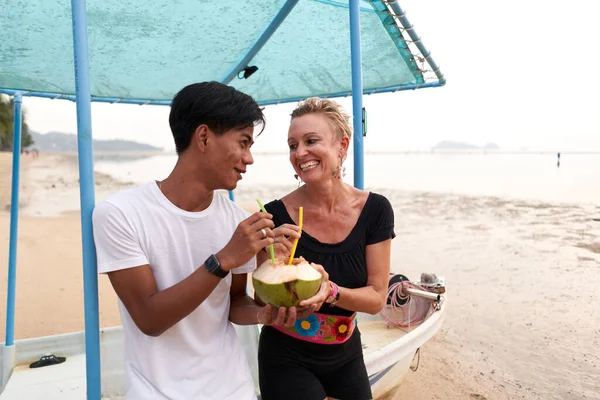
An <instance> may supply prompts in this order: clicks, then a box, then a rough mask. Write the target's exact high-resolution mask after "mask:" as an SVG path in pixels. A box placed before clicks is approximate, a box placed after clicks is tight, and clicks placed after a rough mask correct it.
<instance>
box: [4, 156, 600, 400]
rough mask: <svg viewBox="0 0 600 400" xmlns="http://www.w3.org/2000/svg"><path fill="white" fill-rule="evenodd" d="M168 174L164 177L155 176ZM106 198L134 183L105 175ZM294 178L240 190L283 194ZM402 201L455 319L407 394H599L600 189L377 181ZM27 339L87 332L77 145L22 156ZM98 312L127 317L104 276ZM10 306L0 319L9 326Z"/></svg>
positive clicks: (420, 263) (414, 260) (398, 204)
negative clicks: (507, 189) (552, 191)
mask: <svg viewBox="0 0 600 400" xmlns="http://www.w3.org/2000/svg"><path fill="white" fill-rule="evenodd" d="M11 163H12V156H11V154H9V153H0V221H1V223H2V229H1V231H0V249H1V251H0V254H2V255H3V257H4V259H3V260H0V262H1V263H0V309H2V310H4V309H5V307H6V304H5V303H6V280H7V273H6V271H7V263H8V238H9V221H10V210H9V204H10V185H11V179H10V177H11ZM156 178H157V179H161V178H163V176H157V177H156ZM95 183H96V201H100V200H102V199H103V198H105V197H106V196H108V195H110V194H111V193H114V192H115V191H117V190H120V189H122V188H126V187H130V186H132V185H133V183H132V182H124V181H118V180H116V179H114V178H112V177H111V176H109V175H106V174H102V173H96V176H95ZM292 187H293V186H285V185H277V186H263V187H260V188H252V187H248V186H245V187H243V188H240V190H239V191H236V201H238V202H239V203H240V204H242V205H245V206H246V207H248V208H250V207H252V206H251V205H252V204H254V202H255V201H254V199H255V198H257V197H259V198H261V199H263V200H268V199H271V198H277V197H279V196H281V195H283V194H284V193H286V192H287V191H289V190H290V188H292ZM370 189H371V190H373V191H376V192H379V193H382V194H384V195H386V196H387V197H388V199H389V200H390V201H391V203H392V205H393V207H394V213H395V218H396V225H395V232H396V235H397V236H396V238H395V239H394V240H393V248H392V270H393V271H394V272H397V273H402V274H404V275H406V276H408V277H409V278H411V279H413V280H418V279H419V276H420V274H421V272H434V273H436V274H437V275H438V276H444V277H445V278H446V282H447V288H448V294H447V301H448V311H447V315H446V319H445V322H444V326H443V328H442V329H441V330H440V332H438V334H437V335H436V336H435V337H434V338H433V339H432V340H430V341H429V342H428V343H427V344H426V345H425V346H423V348H422V349H421V360H420V365H419V369H418V370H417V371H416V372H410V373H409V375H408V376H407V378H406V379H405V381H404V382H403V384H402V385H401V387H400V389H399V391H398V392H397V393H396V395H395V396H394V397H393V399H394V400H400V399H415V400H428V399H449V400H453V399H490V400H491V399H544V400H546V399H600V379H599V378H598V377H599V376H600V312H599V311H598V310H597V303H598V301H597V290H598V289H597V288H598V287H599V286H600V221H597V220H596V219H600V199H599V201H598V202H597V203H596V204H593V203H591V202H587V203H569V202H550V201H539V200H532V199H527V200H521V199H518V198H506V197H493V196H467V195H462V194H457V193H439V192H438V193H433V192H428V191H407V190H398V189H389V188H384V187H372V188H370ZM19 203H20V218H19V243H18V246H19V247H18V257H17V262H18V270H17V299H16V324H15V325H16V327H15V337H16V338H17V339H22V338H31V337H36V336H45V335H52V334H57V333H66V332H74V331H80V330H83V283H82V263H81V236H80V235H81V230H80V217H79V213H78V208H79V187H78V172H77V164H76V157H75V156H74V155H65V154H42V155H40V156H39V157H38V158H35V159H34V158H32V157H31V156H30V155H28V156H25V155H23V157H22V169H21V197H20V201H19ZM99 302H100V305H99V307H100V324H101V326H102V327H108V326H115V325H119V324H120V322H119V314H118V308H117V300H116V296H115V295H114V292H113V291H112V288H111V286H110V283H109V282H108V280H107V278H106V277H105V276H100V278H99ZM4 324H5V320H4V318H2V319H0V329H1V334H2V336H4Z"/></svg>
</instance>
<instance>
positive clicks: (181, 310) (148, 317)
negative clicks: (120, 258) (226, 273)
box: [108, 265, 221, 336]
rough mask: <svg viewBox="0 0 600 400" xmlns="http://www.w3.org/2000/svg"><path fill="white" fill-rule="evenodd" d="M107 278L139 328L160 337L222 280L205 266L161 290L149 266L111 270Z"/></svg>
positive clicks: (194, 307) (192, 309) (149, 334)
mask: <svg viewBox="0 0 600 400" xmlns="http://www.w3.org/2000/svg"><path fill="white" fill-rule="evenodd" d="M108 277H109V279H110V282H111V284H112V286H113V288H114V289H115V292H116V293H117V296H119V298H120V299H121V301H122V302H123V304H124V305H125V308H127V311H129V314H130V315H131V318H132V319H133V321H134V322H135V324H136V325H137V327H138V328H139V329H140V330H141V331H142V332H143V333H144V334H146V335H148V336H159V335H161V334H162V333H163V332H165V331H166V330H167V329H169V328H170V327H172V326H173V325H175V324H176V323H177V322H179V321H181V320H182V319H183V318H185V317H186V316H188V315H189V314H190V313H191V312H192V311H194V310H195V309H196V308H197V307H198V306H199V305H200V304H202V302H203V301H204V300H205V299H206V298H207V297H208V296H209V295H210V294H211V293H212V291H213V290H214V289H215V287H217V285H218V284H219V282H220V281H221V279H220V278H219V277H217V276H216V275H213V274H211V273H210V272H208V271H207V270H206V268H205V267H204V266H202V267H200V268H198V269H197V270H196V271H194V272H193V273H192V274H191V275H190V276H188V277H187V278H185V279H184V280H182V281H181V282H179V283H177V284H175V285H173V286H171V287H170V288H168V289H165V290H161V291H158V289H157V287H156V281H155V279H154V274H153V273H152V269H151V268H150V266H149V265H142V266H139V267H134V268H128V269H123V270H119V271H114V272H109V273H108Z"/></svg>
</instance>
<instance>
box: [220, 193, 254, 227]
mask: <svg viewBox="0 0 600 400" xmlns="http://www.w3.org/2000/svg"><path fill="white" fill-rule="evenodd" d="M215 196H218V197H217V198H218V200H217V201H218V205H219V209H220V211H221V212H225V213H227V214H229V215H233V216H234V217H235V218H236V219H238V220H239V221H241V220H244V219H246V218H248V217H249V216H250V212H249V211H248V210H246V209H245V208H243V207H241V206H240V205H239V204H237V203H236V202H234V201H231V200H230V199H229V197H227V196H226V195H223V194H221V193H216V194H215Z"/></svg>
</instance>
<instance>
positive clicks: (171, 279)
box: [93, 182, 256, 400]
mask: <svg viewBox="0 0 600 400" xmlns="http://www.w3.org/2000/svg"><path fill="white" fill-rule="evenodd" d="M247 217H248V213H247V212H246V211H244V210H243V209H241V208H240V207H238V206H237V205H236V204H235V203H233V202H232V201H230V200H229V199H227V198H225V197H224V196H221V195H219V194H216V193H215V194H214V196H213V201H212V203H211V204H210V206H209V207H208V208H207V209H205V210H203V211H200V212H187V211H184V210H182V209H180V208H178V207H176V206H175V205H174V204H172V203H171V202H170V201H169V200H168V199H167V198H166V197H165V196H164V195H163V194H162V192H161V191H160V190H159V188H158V186H157V185H156V183H154V182H152V183H150V184H147V185H145V186H141V187H138V188H134V189H128V190H124V191H122V192H119V193H116V194H114V195H113V196H111V197H109V198H108V199H106V200H104V201H102V202H100V203H99V204H98V205H97V206H96V208H95V210H94V214H93V230H94V241H95V243H96V251H97V257H98V272H99V273H107V272H111V271H116V270H121V269H126V268H132V267H136V266H140V265H145V264H149V265H150V267H151V268H152V272H153V273H154V277H155V279H156V284H157V286H158V290H163V289H166V288H169V287H171V286H173V285H175V284H176V283H178V282H180V281H182V280H183V279H185V278H187V277H188V276H189V275H190V274H191V273H192V272H194V270H196V269H197V268H198V267H200V266H201V265H202V264H203V263H204V261H205V260H206V259H207V258H208V257H209V256H210V255H211V254H215V253H217V252H218V251H220V250H221V249H222V248H223V247H225V245H226V244H227V242H229V240H230V239H231V236H232V235H233V232H234V231H235V229H236V227H237V225H238V224H239V223H240V222H241V221H242V220H243V219H245V218H247ZM255 267H256V264H255V260H254V258H253V259H252V260H250V261H249V262H248V263H247V264H245V265H243V266H241V267H239V268H236V269H235V270H232V273H249V272H252V271H253V270H254V269H255ZM230 287H231V274H229V275H227V277H226V278H224V279H222V281H221V282H220V283H219V284H218V286H217V287H216V288H215V290H214V291H213V292H212V293H211V294H210V296H209V297H208V298H207V299H206V300H205V301H204V302H203V303H202V304H201V305H200V306H199V307H198V308H197V309H196V310H194V311H193V312H192V313H191V314H190V315H189V316H187V317H185V318H184V319H182V320H181V321H180V322H178V323H177V324H175V325H174V326H173V327H171V328H170V329H169V330H167V331H166V332H164V333H163V334H162V335H160V336H158V337H151V336H147V335H145V334H144V333H142V331H140V330H139V328H138V327H137V326H136V325H135V323H134V322H133V320H132V318H131V316H130V315H129V313H128V312H127V309H126V308H125V307H124V306H123V303H122V302H121V301H120V300H119V310H120V313H121V322H122V324H123V334H124V339H125V340H124V346H125V371H126V374H127V394H126V398H127V399H128V400H154V399H160V400H164V399H169V400H191V399H194V400H204V399H207V400H208V399H210V400H221V399H236V400H245V399H256V395H255V392H254V383H253V380H252V376H251V374H250V370H249V367H248V362H247V360H246V357H245V354H244V351H243V349H242V347H241V344H240V341H239V340H238V337H237V335H236V332H235V328H234V327H233V325H232V324H231V322H230V321H229V319H228V318H229V307H230V293H229V290H230Z"/></svg>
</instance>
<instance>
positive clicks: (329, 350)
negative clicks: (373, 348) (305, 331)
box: [258, 327, 372, 400]
mask: <svg viewBox="0 0 600 400" xmlns="http://www.w3.org/2000/svg"><path fill="white" fill-rule="evenodd" d="M258 371H259V383H260V392H261V397H262V399H263V400H296V399H297V400H323V399H325V398H326V397H333V398H336V399H341V400H367V399H371V398H372V395H371V385H370V383H369V377H368V376H367V369H366V367H365V363H364V360H363V355H362V345H361V342H360V332H359V330H358V329H356V330H355V331H354V333H353V334H352V337H351V338H350V339H349V340H348V341H347V342H345V343H342V344H317V343H309V342H304V341H302V340H299V339H295V338H293V337H290V336H288V335H286V334H284V333H282V332H279V331H278V330H276V329H274V328H271V327H265V328H263V330H262V332H261V335H260V342H259V347H258Z"/></svg>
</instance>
